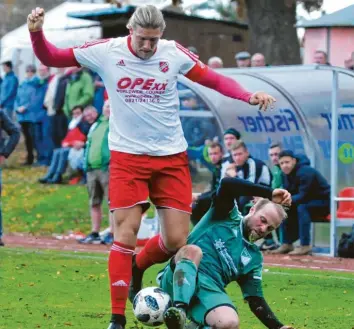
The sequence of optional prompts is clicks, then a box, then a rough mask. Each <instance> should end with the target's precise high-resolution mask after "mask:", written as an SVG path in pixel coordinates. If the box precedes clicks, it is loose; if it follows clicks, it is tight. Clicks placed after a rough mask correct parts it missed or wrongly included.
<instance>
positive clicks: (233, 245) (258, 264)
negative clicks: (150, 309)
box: [187, 178, 272, 298]
mask: <svg viewBox="0 0 354 329" xmlns="http://www.w3.org/2000/svg"><path fill="white" fill-rule="evenodd" d="M240 195H245V196H248V195H256V196H263V197H270V198H271V195H272V189H270V188H268V187H265V186H261V185H255V184H250V183H249V182H247V181H244V180H239V179H233V178H231V179H230V178H225V179H223V181H222V183H221V185H220V188H219V190H218V191H217V193H216V195H215V197H214V200H213V205H212V207H211V208H210V209H209V211H208V212H207V213H206V214H205V215H204V217H203V218H202V219H201V221H200V222H199V223H198V224H197V225H196V226H195V228H194V229H193V231H192V232H191V233H190V235H189V237H188V241H187V244H194V245H197V246H199V247H200V248H201V250H202V251H203V257H202V260H201V263H200V265H199V269H198V271H200V272H202V273H204V274H205V275H206V276H208V277H209V278H210V279H211V280H212V281H213V282H214V283H215V284H216V285H217V286H218V287H219V288H222V289H224V287H226V286H227V285H228V284H229V283H230V282H232V281H237V283H238V284H239V285H240V287H241V290H242V293H243V296H244V298H246V297H248V296H259V297H263V293H262V285H261V281H262V264H263V257H262V253H261V252H260V250H259V248H258V246H257V245H255V244H254V243H250V242H249V241H248V240H247V239H246V238H245V237H244V235H243V217H242V215H241V214H240V212H239V211H238V208H237V206H236V203H235V201H234V200H235V198H237V197H238V196H240Z"/></svg>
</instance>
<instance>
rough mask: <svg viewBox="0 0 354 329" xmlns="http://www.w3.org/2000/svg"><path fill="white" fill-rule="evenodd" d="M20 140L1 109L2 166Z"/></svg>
mask: <svg viewBox="0 0 354 329" xmlns="http://www.w3.org/2000/svg"><path fill="white" fill-rule="evenodd" d="M3 130H4V131H5V132H6V134H7V135H8V136H9V138H8V139H7V140H5V138H4V136H3V135H2V132H3ZM19 140H20V131H19V129H18V128H17V127H16V125H15V124H14V123H13V122H12V121H11V119H10V118H9V117H8V116H7V114H6V112H5V111H4V110H2V109H0V165H2V164H3V163H4V162H5V160H6V159H7V158H8V157H9V156H10V154H11V153H12V152H13V150H14V149H15V147H16V145H17V144H18V141H19ZM1 174H2V172H1V167H0V198H1V189H2V177H1ZM3 246H4V242H3V241H2V211H1V199H0V247H3Z"/></svg>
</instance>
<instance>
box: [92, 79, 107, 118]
mask: <svg viewBox="0 0 354 329" xmlns="http://www.w3.org/2000/svg"><path fill="white" fill-rule="evenodd" d="M93 81H94V82H93V85H94V87H95V95H94V97H93V104H92V105H93V107H94V108H95V109H97V111H98V114H99V115H101V114H102V109H103V103H104V92H105V87H104V83H103V81H102V78H101V77H100V76H99V75H98V74H97V73H93Z"/></svg>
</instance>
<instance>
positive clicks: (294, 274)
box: [263, 271, 354, 281]
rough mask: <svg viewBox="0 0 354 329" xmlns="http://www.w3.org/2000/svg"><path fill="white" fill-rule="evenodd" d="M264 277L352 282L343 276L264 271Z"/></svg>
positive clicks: (352, 279)
mask: <svg viewBox="0 0 354 329" xmlns="http://www.w3.org/2000/svg"><path fill="white" fill-rule="evenodd" d="M263 274H264V275H266V274H273V275H286V276H309V277H311V278H313V277H315V278H321V279H336V280H349V281H354V277H353V278H347V277H345V276H336V275H321V274H307V273H287V272H277V271H265V272H263Z"/></svg>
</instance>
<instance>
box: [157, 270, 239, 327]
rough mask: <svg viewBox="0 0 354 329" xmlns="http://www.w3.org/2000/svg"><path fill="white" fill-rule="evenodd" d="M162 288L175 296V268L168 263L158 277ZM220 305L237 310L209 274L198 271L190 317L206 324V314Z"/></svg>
mask: <svg viewBox="0 0 354 329" xmlns="http://www.w3.org/2000/svg"><path fill="white" fill-rule="evenodd" d="M157 280H158V283H159V285H160V288H161V289H162V290H164V291H165V292H167V293H168V294H169V295H170V296H171V298H173V269H172V268H171V266H170V265H167V266H166V267H165V269H164V270H163V272H160V273H159V275H158V277H157ZM219 306H229V307H231V308H233V309H234V310H235V311H236V308H235V306H234V305H233V303H232V301H231V299H230V297H229V296H228V295H227V293H226V292H225V290H224V289H221V288H219V287H218V286H217V285H216V284H215V283H214V282H213V281H212V280H211V279H210V278H209V277H208V276H207V275H205V274H204V273H201V272H198V278H197V283H196V289H195V293H194V296H193V297H192V300H191V303H190V304H189V309H188V318H189V319H191V320H193V321H194V322H196V323H198V324H201V325H206V321H205V319H206V316H207V315H208V313H209V312H210V311H212V310H213V309H215V308H217V307H219Z"/></svg>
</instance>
